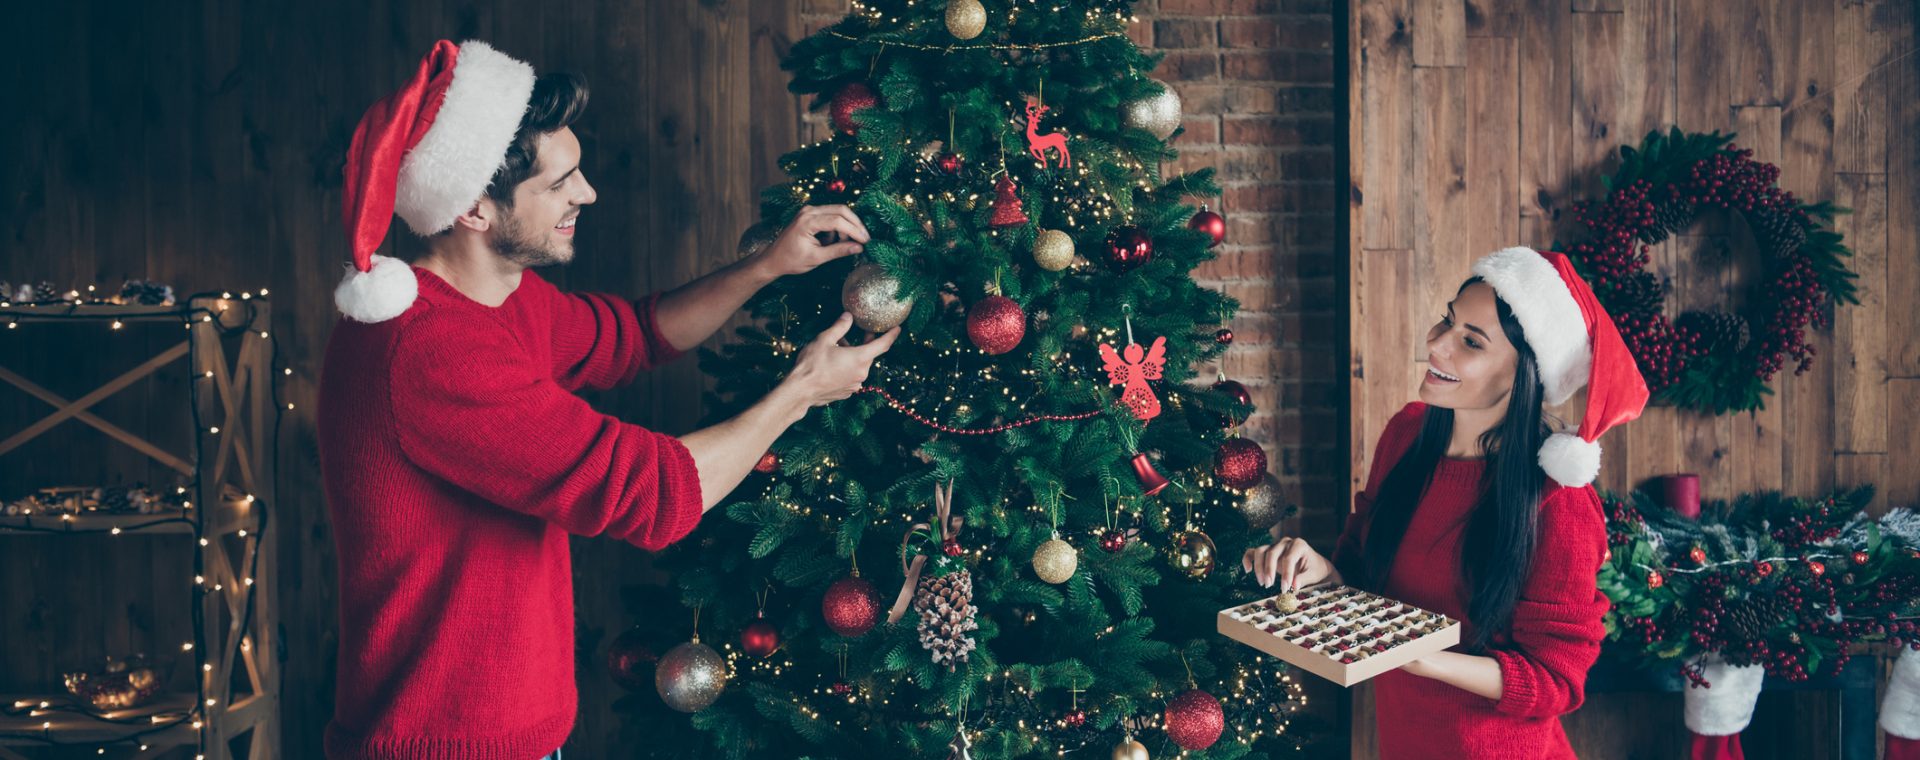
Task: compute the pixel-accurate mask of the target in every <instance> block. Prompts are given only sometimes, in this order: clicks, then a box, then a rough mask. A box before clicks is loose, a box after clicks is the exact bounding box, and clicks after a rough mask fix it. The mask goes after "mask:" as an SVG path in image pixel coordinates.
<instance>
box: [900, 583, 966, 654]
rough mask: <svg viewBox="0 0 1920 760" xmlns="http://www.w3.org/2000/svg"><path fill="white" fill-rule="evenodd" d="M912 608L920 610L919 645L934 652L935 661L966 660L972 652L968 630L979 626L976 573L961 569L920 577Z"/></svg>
mask: <svg viewBox="0 0 1920 760" xmlns="http://www.w3.org/2000/svg"><path fill="white" fill-rule="evenodd" d="M913 608H914V610H916V611H918V612H919V613H920V626H919V631H920V646H921V647H923V648H925V649H926V650H927V651H928V652H932V653H933V663H934V664H935V665H941V664H945V665H946V666H948V667H955V666H957V665H959V664H960V663H963V662H966V661H967V655H969V654H972V653H973V636H971V635H969V633H970V632H972V631H975V630H978V629H979V628H980V623H979V621H978V620H976V619H975V614H976V613H977V612H978V610H977V609H976V608H975V607H974V606H973V573H971V572H969V571H967V570H965V569H960V570H955V571H953V572H950V573H947V574H945V575H938V576H936V575H933V574H932V573H928V574H925V575H922V576H920V586H919V588H918V589H916V590H915V591H914V595H913Z"/></svg>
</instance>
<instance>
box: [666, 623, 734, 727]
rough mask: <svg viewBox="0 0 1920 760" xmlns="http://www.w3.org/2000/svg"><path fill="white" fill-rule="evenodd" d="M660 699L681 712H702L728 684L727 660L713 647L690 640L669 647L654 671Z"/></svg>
mask: <svg viewBox="0 0 1920 760" xmlns="http://www.w3.org/2000/svg"><path fill="white" fill-rule="evenodd" d="M653 688H654V689H656V690H658V691H659V692H660V699H661V701H664V702H666V703H667V706H668V707H671V708H673V709H675V710H679V711H680V712H685V713H691V712H700V711H701V710H704V709H706V707H707V705H711V704H713V701H714V700H716V699H719V698H720V692H721V691H723V690H725V689H726V688H727V661H726V660H723V659H720V653H718V652H715V651H713V647H710V646H707V645H705V644H702V643H700V642H699V640H697V639H696V640H694V641H689V642H687V643H685V644H681V645H680V646H677V647H674V648H672V649H669V650H667V653H666V655H665V656H662V657H661V658H660V664H659V665H657V666H655V668H654V671H653Z"/></svg>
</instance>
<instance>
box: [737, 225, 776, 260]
mask: <svg viewBox="0 0 1920 760" xmlns="http://www.w3.org/2000/svg"><path fill="white" fill-rule="evenodd" d="M778 239H780V228H779V227H775V226H773V225H772V224H770V223H767V222H760V223H758V224H755V225H753V226H752V227H748V228H747V229H746V231H745V232H742V233H740V258H743V259H746V258H752V257H754V256H757V255H759V254H760V252H761V251H764V250H766V249H767V246H770V245H773V241H775V240H778Z"/></svg>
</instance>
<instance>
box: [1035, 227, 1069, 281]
mask: <svg viewBox="0 0 1920 760" xmlns="http://www.w3.org/2000/svg"><path fill="white" fill-rule="evenodd" d="M1033 263H1035V264H1039V265H1040V268H1041V269H1045V270H1047V271H1049V272H1058V271H1060V270H1062V269H1066V268H1067V266H1068V265H1069V264H1072V263H1073V237H1072V236H1071V235H1068V234H1067V233H1065V232H1061V231H1059V230H1041V231H1040V235H1039V236H1038V237H1035V238H1034V239H1033Z"/></svg>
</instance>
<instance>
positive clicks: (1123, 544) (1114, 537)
mask: <svg viewBox="0 0 1920 760" xmlns="http://www.w3.org/2000/svg"><path fill="white" fill-rule="evenodd" d="M1100 548H1102V549H1105V550H1107V551H1109V552H1113V553H1116V554H1117V553H1119V552H1121V551H1123V550H1125V549H1126V548H1127V532H1126V531H1124V530H1118V529H1115V530H1109V531H1107V532H1105V533H1102V534H1100Z"/></svg>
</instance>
